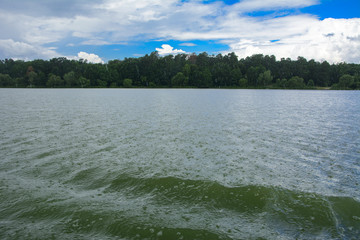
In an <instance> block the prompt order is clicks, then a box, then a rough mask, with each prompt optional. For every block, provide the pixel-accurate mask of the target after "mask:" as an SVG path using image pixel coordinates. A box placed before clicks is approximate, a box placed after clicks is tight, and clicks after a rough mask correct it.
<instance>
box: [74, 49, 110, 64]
mask: <svg viewBox="0 0 360 240" xmlns="http://www.w3.org/2000/svg"><path fill="white" fill-rule="evenodd" d="M78 58H79V59H84V60H87V61H88V62H91V63H104V61H103V60H102V59H101V58H100V57H99V56H98V55H96V54H93V53H86V52H79V53H78Z"/></svg>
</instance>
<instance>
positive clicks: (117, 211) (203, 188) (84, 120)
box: [0, 89, 360, 239]
mask: <svg viewBox="0 0 360 240" xmlns="http://www.w3.org/2000/svg"><path fill="white" fill-rule="evenodd" d="M0 102H1V105H0V120H1V127H0V143H1V144H0V161H1V162H0V200H1V201H0V239H358V237H359V236H360V186H359V184H360V121H359V119H360V106H359V103H360V93H359V92H352V91H268V90H267V91H266V90H265V91H264V90H194V89H191V90H165V89H163V90H145V89H128V90H123V89H116V90H109V89H105V90H102V89H88V90H80V89H79V90H77V89H60V90H53V89H0Z"/></svg>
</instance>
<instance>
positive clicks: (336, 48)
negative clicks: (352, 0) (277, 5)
mask: <svg viewBox="0 0 360 240" xmlns="http://www.w3.org/2000/svg"><path fill="white" fill-rule="evenodd" d="M298 24H301V23H298ZM304 27H305V29H304V31H303V32H300V33H299V34H298V35H288V36H283V37H282V38H279V41H276V42H270V41H269V40H270V39H269V40H265V39H262V38H260V40H259V41H254V40H251V39H243V40H238V41H237V42H233V43H229V46H230V50H229V51H230V52H231V51H234V52H235V53H237V55H239V56H240V57H246V56H250V55H253V54H257V53H262V54H266V55H275V56H277V57H278V58H281V57H284V58H287V57H290V58H292V59H296V58H297V57H298V56H303V57H305V58H307V59H315V60H318V61H323V60H327V61H329V62H332V63H338V62H343V61H348V62H357V63H360V51H359V49H360V41H359V36H360V19H325V20H322V21H316V22H315V23H312V24H309V25H305V26H304Z"/></svg>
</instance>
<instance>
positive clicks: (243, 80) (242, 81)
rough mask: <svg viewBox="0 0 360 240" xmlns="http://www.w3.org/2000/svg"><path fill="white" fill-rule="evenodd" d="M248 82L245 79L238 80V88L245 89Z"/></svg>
mask: <svg viewBox="0 0 360 240" xmlns="http://www.w3.org/2000/svg"><path fill="white" fill-rule="evenodd" d="M247 85H248V80H247V79H246V78H241V79H240V80H239V87H241V88H247Z"/></svg>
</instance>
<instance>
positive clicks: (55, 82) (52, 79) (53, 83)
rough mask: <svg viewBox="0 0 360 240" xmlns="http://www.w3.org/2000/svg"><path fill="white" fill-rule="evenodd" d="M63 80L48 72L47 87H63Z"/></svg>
mask: <svg viewBox="0 0 360 240" xmlns="http://www.w3.org/2000/svg"><path fill="white" fill-rule="evenodd" d="M63 84H64V81H63V80H62V79H61V77H59V76H57V75H55V74H52V73H50V74H49V78H48V81H47V82H46V86H47V87H51V88H56V87H63Z"/></svg>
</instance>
